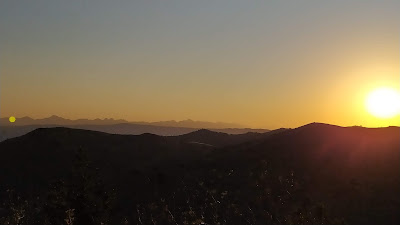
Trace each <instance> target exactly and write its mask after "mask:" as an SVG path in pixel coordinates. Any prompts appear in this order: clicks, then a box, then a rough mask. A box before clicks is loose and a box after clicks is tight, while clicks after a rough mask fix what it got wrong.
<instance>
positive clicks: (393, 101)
mask: <svg viewBox="0 0 400 225" xmlns="http://www.w3.org/2000/svg"><path fill="white" fill-rule="evenodd" d="M366 106H367V109H368V112H369V113H371V114H372V115H374V116H376V117H379V118H385V119H386V118H392V117H394V116H396V115H398V114H400V93H399V92H398V91H396V90H395V89H393V88H379V89H376V90H374V91H372V92H371V93H370V94H369V95H368V97H367V102H366Z"/></svg>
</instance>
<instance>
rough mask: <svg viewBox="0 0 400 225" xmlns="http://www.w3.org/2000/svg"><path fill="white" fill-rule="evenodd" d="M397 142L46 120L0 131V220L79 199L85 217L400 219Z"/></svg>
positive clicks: (58, 218) (327, 132) (115, 220)
mask: <svg viewBox="0 0 400 225" xmlns="http://www.w3.org/2000/svg"><path fill="white" fill-rule="evenodd" d="M399 149H400V128H398V127H388V128H374V129H371V128H362V127H338V126H333V125H327V124H319V123H313V124H309V125H305V126H302V127H299V128H296V129H280V130H276V131H271V132H268V133H263V134H260V133H246V134H237V135H232V134H225V133H219V132H213V131H209V130H198V131H195V132H192V133H189V134H185V135H180V136H169V137H166V136H158V135H154V134H142V135H115V134H108V133H102V132H96V131H88V130H81V129H71V128H62V127H58V128H41V129H37V130H34V131H32V132H30V133H28V134H26V135H23V136H21V137H17V138H12V139H9V140H5V141H3V142H1V143H0V154H1V157H0V197H1V198H0V200H1V202H0V204H1V205H0V218H2V219H0V222H1V223H2V224H5V221H11V220H12V219H13V218H14V219H15V215H16V213H22V211H20V212H19V211H18V212H17V211H16V210H17V209H21V210H23V212H24V217H23V218H21V219H20V221H19V224H46V223H47V224H65V219H66V218H69V217H70V216H71V212H72V211H71V210H73V212H74V215H73V216H74V218H75V220H74V221H75V222H74V223H73V224H78V225H80V224H85V225H87V224H100V222H103V223H104V224H141V223H142V224H154V223H156V224H185V223H186V224H201V223H202V222H204V223H206V224H217V223H220V224H320V223H324V224H342V223H343V222H346V223H347V224H398V223H399V222H400V218H399V214H398V212H399V211H400V199H399V195H398V193H399V192H398V190H400V151H399ZM82 177H86V178H85V179H83V180H82V179H81V178H82ZM78 178H79V179H78ZM7 190H9V191H8V192H7ZM10 190H12V191H10ZM11 193H13V194H11ZM100 193H103V194H100ZM16 195H18V196H20V198H19V199H20V200H17V199H18V198H16V197H15V196H16ZM13 196H14V197H13ZM25 200H26V202H25ZM11 206H12V207H11ZM68 210H70V211H68ZM13 216H14V217H13ZM90 218H92V219H90ZM46 221H47V222H46ZM94 221H95V222H96V223H95V222H94ZM14 222H15V221H14ZM97 222H99V223H97Z"/></svg>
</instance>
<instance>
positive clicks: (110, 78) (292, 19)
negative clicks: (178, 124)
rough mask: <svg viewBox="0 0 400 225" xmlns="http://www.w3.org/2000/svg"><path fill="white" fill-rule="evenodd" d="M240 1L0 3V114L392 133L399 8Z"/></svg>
mask: <svg viewBox="0 0 400 225" xmlns="http://www.w3.org/2000/svg"><path fill="white" fill-rule="evenodd" d="M245 2H246V3H243V2H241V1H218V2H215V1H199V2H190V3H189V2H185V1H171V2H169V3H166V2H157V1H154V2H153V1H151V2H150V1H143V2H130V3H128V2H119V3H109V2H107V1H87V2H86V3H79V4H78V3H72V2H57V1H42V2H39V3H36V2H35V3H33V2H31V1H18V2H15V1H5V2H3V3H2V6H1V7H0V27H1V30H2V32H1V33H2V35H1V36H0V43H1V61H0V62H1V65H0V114H1V117H5V116H11V115H13V116H16V117H22V116H31V117H34V118H43V117H47V116H50V115H53V114H55V115H58V116H62V117H65V118H70V119H77V118H90V119H94V118H106V117H108V118H109V117H113V118H116V119H120V118H122V119H126V120H130V121H160V120H172V119H174V120H184V119H193V120H202V121H211V122H213V121H220V122H234V123H240V124H244V125H247V126H249V127H254V128H270V129H273V128H279V127H297V126H301V125H304V124H306V123H310V122H324V123H331V124H337V125H342V126H352V125H363V126H372V127H376V126H389V125H397V126H399V125H400V116H397V117H395V118H391V119H378V118H375V117H373V116H372V115H370V114H369V113H368V112H367V111H366V109H365V98H366V96H367V95H368V93H369V92H371V91H372V90H374V89H376V88H379V87H393V88H395V89H397V90H400V65H399V64H400V54H399V50H400V44H399V40H400V36H399V34H400V33H399V27H400V22H399V21H400V16H399V15H400V14H399V13H398V12H399V11H400V3H398V2H396V1H363V2H362V3H361V2H359V1H335V2H329V3H328V2H318V3H315V2H311V1H310V2H307V3H305V2H303V3H268V2H254V3H248V2H247V1H245Z"/></svg>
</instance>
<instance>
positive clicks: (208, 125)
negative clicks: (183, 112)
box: [0, 115, 246, 129]
mask: <svg viewBox="0 0 400 225" xmlns="http://www.w3.org/2000/svg"><path fill="white" fill-rule="evenodd" d="M122 123H128V124H138V125H152V126H160V127H182V128H200V129H201V128H203V129H227V128H246V127H245V126H243V125H240V124H235V123H222V122H207V121H194V120H190V119H188V120H182V121H175V120H170V121H158V122H142V121H132V122H130V121H127V120H123V119H117V120H116V119H113V118H105V119H94V120H90V119H77V120H70V119H65V118H62V117H59V116H56V115H53V116H50V117H47V118H42V119H33V118H31V117H22V118H17V120H16V121H15V122H14V123H12V124H11V123H10V122H9V121H8V118H6V117H4V118H0V126H26V125H62V126H65V125H68V126H69V125H115V124H122Z"/></svg>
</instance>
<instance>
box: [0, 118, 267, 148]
mask: <svg viewBox="0 0 400 225" xmlns="http://www.w3.org/2000/svg"><path fill="white" fill-rule="evenodd" d="M53 127H69V128H76V129H84V130H93V131H100V132H106V133H110V134H131V135H138V134H144V133H151V134H156V135H161V136H176V135H182V134H187V133H190V132H194V131H196V130H199V129H209V130H212V131H215V132H223V133H227V134H244V133H248V132H256V133H265V132H268V131H269V130H267V129H251V128H242V127H241V126H240V125H237V124H229V123H212V122H203V121H193V120H184V121H161V122H128V121H126V120H114V119H104V120H101V119H95V120H88V119H78V120H69V119H64V118H62V117H58V116H51V117H49V118H44V119H32V118H30V117H22V118H17V120H16V121H15V122H14V123H10V122H9V121H8V118H1V119H0V142H1V141H3V140H6V139H9V138H13V137H18V136H21V135H24V134H27V133H28V132H31V131H33V130H35V129H37V128H53Z"/></svg>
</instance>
